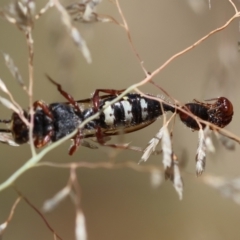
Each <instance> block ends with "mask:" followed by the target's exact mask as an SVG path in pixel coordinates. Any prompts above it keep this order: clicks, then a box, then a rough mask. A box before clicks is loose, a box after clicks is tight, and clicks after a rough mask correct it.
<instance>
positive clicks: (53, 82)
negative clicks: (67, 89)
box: [45, 73, 59, 86]
mask: <svg viewBox="0 0 240 240" xmlns="http://www.w3.org/2000/svg"><path fill="white" fill-rule="evenodd" d="M45 75H46V77H47V79H48V80H49V81H50V82H51V83H52V84H54V85H56V86H59V84H58V83H57V82H55V81H54V80H53V79H52V78H51V77H50V76H49V75H48V74H46V73H45Z"/></svg>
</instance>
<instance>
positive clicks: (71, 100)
mask: <svg viewBox="0 0 240 240" xmlns="http://www.w3.org/2000/svg"><path fill="white" fill-rule="evenodd" d="M46 76H47V78H48V80H49V81H50V82H51V83H52V84H54V85H55V86H57V89H58V91H59V92H60V93H61V94H62V95H63V96H64V97H65V98H66V99H67V100H68V101H69V103H71V104H72V105H73V107H74V108H75V110H77V111H78V112H80V113H81V110H80V108H79V106H78V103H77V102H76V101H75V99H74V98H73V97H72V96H71V95H70V94H68V93H67V92H65V91H64V90H63V89H62V86H61V85H60V84H59V83H57V82H55V81H54V80H53V79H52V78H50V77H49V76H48V75H46Z"/></svg>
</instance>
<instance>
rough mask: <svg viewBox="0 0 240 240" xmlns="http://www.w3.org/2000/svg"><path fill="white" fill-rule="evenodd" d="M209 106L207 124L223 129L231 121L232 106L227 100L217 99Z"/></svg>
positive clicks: (223, 98)
mask: <svg viewBox="0 0 240 240" xmlns="http://www.w3.org/2000/svg"><path fill="white" fill-rule="evenodd" d="M210 106H211V107H210V108H209V110H208V114H209V122H211V123H213V124H215V125H217V126H218V127H221V128H224V127H225V126H227V125H228V124H229V123H230V122H231V121H232V116H233V105H232V103H231V102H230V101H229V100H228V99H227V98H225V97H219V98H217V99H216V102H215V103H214V104H210Z"/></svg>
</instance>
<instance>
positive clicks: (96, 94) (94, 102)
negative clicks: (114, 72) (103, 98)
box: [92, 89, 125, 112]
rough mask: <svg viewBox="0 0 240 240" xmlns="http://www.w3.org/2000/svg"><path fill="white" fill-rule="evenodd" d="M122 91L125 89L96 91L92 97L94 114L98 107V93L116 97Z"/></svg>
mask: <svg viewBox="0 0 240 240" xmlns="http://www.w3.org/2000/svg"><path fill="white" fill-rule="evenodd" d="M124 91H125V89H123V90H114V89H96V90H95V92H94V93H93V97H92V101H93V109H94V112H97V111H98V110H99V105H100V97H99V93H100V92H103V93H108V94H110V95H116V96H117V95H119V94H121V93H122V92H124Z"/></svg>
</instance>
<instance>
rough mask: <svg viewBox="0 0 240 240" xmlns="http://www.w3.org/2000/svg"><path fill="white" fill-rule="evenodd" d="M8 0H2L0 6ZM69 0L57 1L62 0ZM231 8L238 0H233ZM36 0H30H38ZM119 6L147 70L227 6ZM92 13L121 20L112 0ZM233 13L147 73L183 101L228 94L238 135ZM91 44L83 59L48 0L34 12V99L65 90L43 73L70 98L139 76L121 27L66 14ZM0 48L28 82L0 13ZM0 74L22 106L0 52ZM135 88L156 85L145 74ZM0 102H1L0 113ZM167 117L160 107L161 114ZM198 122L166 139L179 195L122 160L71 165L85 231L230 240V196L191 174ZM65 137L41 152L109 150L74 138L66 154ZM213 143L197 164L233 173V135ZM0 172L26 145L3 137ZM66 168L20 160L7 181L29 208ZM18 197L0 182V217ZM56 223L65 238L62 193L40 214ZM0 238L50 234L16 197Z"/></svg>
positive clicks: (136, 141) (137, 136)
mask: <svg viewBox="0 0 240 240" xmlns="http://www.w3.org/2000/svg"><path fill="white" fill-rule="evenodd" d="M10 2H11V1H7V0H2V1H1V3H0V4H1V8H3V7H4V6H6V5H7V4H9V3H10ZM72 2H73V1H66V0H65V1H62V3H63V4H64V6H66V5H68V4H70V3H72ZM234 2H235V3H236V6H237V7H239V9H240V3H239V1H234ZM44 3H46V1H37V8H38V9H40V8H41V7H43V6H44ZM120 4H121V7H122V10H123V13H124V15H125V17H126V20H127V22H128V24H129V28H130V32H131V35H132V39H133V43H134V44H135V47H136V49H137V51H138V53H139V54H140V56H141V58H142V59H143V60H144V66H145V67H146V69H147V70H148V71H150V72H152V71H154V70H155V69H156V68H158V67H159V66H160V65H161V64H163V63H164V62H165V61H166V60H167V59H168V58H169V57H171V56H172V55H173V54H175V53H177V52H179V51H181V50H183V49H184V48H186V47H188V46H189V45H191V44H193V43H194V42H195V41H197V40H198V39H200V38H201V37H203V36H205V35H206V34H208V33H209V32H210V31H211V30H213V29H215V28H217V27H220V26H222V25H223V24H224V23H225V22H226V21H227V20H228V19H229V18H230V17H232V16H233V15H234V9H233V7H232V6H231V4H230V3H229V2H228V1H216V0H211V1H207V0H184V1H177V0H175V1H174V0H170V1H158V0H151V1H138V0H132V1H129V0H121V1H120ZM97 12H98V13H102V14H107V15H110V16H112V17H114V18H116V19H117V20H118V21H121V18H120V16H119V15H118V12H117V9H116V6H115V5H114V4H112V3H111V2H110V1H107V0H105V1H102V3H101V4H100V5H99V6H98V8H97ZM239 25H240V24H239V20H238V19H236V20H235V21H234V22H233V23H231V24H230V26H228V27H227V28H226V29H224V30H223V31H221V32H219V33H217V34H215V35H213V36H211V37H210V38H209V39H207V41H205V42H203V43H202V44H201V45H200V46H198V47H196V48H194V49H193V50H191V51H190V52H188V53H186V54H184V55H183V56H181V57H179V58H177V59H176V60H175V61H173V62H172V63H171V64H170V65H169V66H167V67H166V68H165V69H164V70H163V71H162V72H161V73H160V74H158V76H157V77H155V78H154V81H155V82H156V83H158V84H159V85H160V86H161V87H162V88H164V89H165V90H166V91H167V92H168V93H169V94H170V95H172V96H173V97H175V98H176V99H178V100H179V101H181V102H182V103H186V102H190V101H192V99H194V98H195V99H198V100H201V101H202V100H204V99H209V98H214V97H219V96H225V97H227V98H229V99H230V100H231V101H232V103H233V105H234V117H233V121H232V123H231V124H230V125H229V126H228V127H227V129H228V130H230V131H231V132H233V133H234V134H236V135H238V136H240V128H239V125H238V123H239V120H238V119H240V111H239V101H240V94H239V90H238V89H240V88H239V87H240V86H239V84H240V82H239V76H240V68H239V63H240V58H239V49H238V42H239V40H240V31H239ZM75 26H76V27H77V28H78V29H79V31H80V32H81V34H82V36H83V38H84V39H85V41H86V42H87V45H88V47H89V49H90V51H91V55H92V59H93V62H92V64H87V63H86V61H85V59H84V58H83V56H82V54H81V53H80V52H79V51H78V50H76V47H75V46H74V44H73V43H72V40H71V39H70V38H69V35H68V34H67V32H66V29H65V27H64V26H63V25H62V23H61V21H60V16H59V13H58V12H57V11H56V10H55V9H54V8H52V9H50V10H49V11H48V12H47V13H46V14H44V15H43V16H42V17H41V18H40V19H39V20H38V21H36V23H35V26H34V31H33V38H34V52H35V55H34V100H40V99H42V100H44V101H46V102H47V103H51V102H56V101H65V100H64V99H63V97H62V96H61V95H60V94H59V93H58V91H57V90H56V88H55V87H54V86H53V85H52V84H50V83H49V82H48V81H47V79H46V77H45V73H47V74H49V75H50V76H51V77H52V78H53V79H55V80H57V81H58V82H59V83H61V84H62V86H63V88H64V89H65V90H66V91H67V92H68V93H70V94H71V95H73V96H74V98H75V99H84V98H88V97H90V96H91V95H90V94H91V93H92V92H93V91H94V90H95V89H97V88H107V89H111V88H113V89H124V88H127V87H128V86H130V85H131V84H134V83H137V82H139V81H141V80H142V79H144V73H143V71H142V69H141V67H140V64H139V63H138V61H137V59H136V57H135V55H134V54H133V52H132V51H131V48H130V45H129V42H128V39H127V35H126V32H125V31H124V30H123V29H122V28H121V27H119V26H117V25H115V24H113V23H93V24H90V23H89V24H82V23H75ZM0 29H1V35H0V50H1V51H2V52H4V53H8V54H9V55H10V56H11V57H12V58H13V60H14V62H15V64H16V65H17V66H18V68H19V70H20V72H21V74H22V76H23V78H24V80H25V82H26V83H28V68H27V66H28V65H27V64H28V62H27V61H28V60H27V59H28V53H27V47H26V42H25V38H24V35H23V34H22V32H20V31H19V30H18V29H17V28H16V27H15V26H13V25H11V24H9V23H7V22H6V21H4V20H3V19H0ZM0 69H1V71H0V78H1V79H2V80H3V81H4V82H5V84H6V85H7V87H8V88H9V90H10V91H11V92H12V94H13V95H14V97H15V99H16V100H17V101H18V102H19V104H20V105H21V106H22V107H23V108H25V109H27V107H28V98H27V96H26V94H25V93H24V91H23V90H22V89H21V87H19V85H18V84H17V83H16V81H15V80H14V79H13V78H12V76H11V74H10V73H9V71H8V69H7V67H6V66H5V62H4V59H3V57H1V58H0ZM141 90H142V91H143V92H146V93H152V94H159V93H160V92H159V90H158V89H156V88H155V87H154V86H152V85H151V84H147V85H145V86H144V87H142V88H141ZM10 115H11V112H10V111H9V110H7V109H5V108H4V107H3V106H1V116H0V118H1V119H8V118H9V117H10ZM168 116H170V115H168ZM161 126H162V119H159V120H157V121H156V122H155V123H154V124H152V125H151V126H149V127H147V128H145V129H142V130H140V131H137V132H135V133H131V134H128V135H125V136H124V137H123V136H121V137H113V140H114V142H116V143H118V142H124V143H128V142H131V144H132V145H133V146H139V147H142V148H144V147H145V146H146V145H147V143H148V142H149V140H150V139H151V138H152V137H153V136H154V135H155V134H156V132H157V131H158V130H159V128H160V127H161ZM197 144H198V133H197V132H192V131H191V130H190V129H188V128H186V127H185V126H184V125H183V124H182V123H181V122H180V121H179V119H178V118H177V121H176V123H175V127H174V132H173V148H174V152H175V154H176V155H177V156H178V157H179V159H180V160H184V161H185V162H186V166H185V168H184V169H182V176H183V181H184V193H183V200H182V201H179V198H178V195H177V194H176V192H175V190H174V188H173V186H172V183H171V182H170V181H166V182H165V181H164V182H163V183H162V184H161V186H159V187H158V188H153V187H152V186H151V181H150V176H149V174H147V173H140V172H136V171H133V170H131V169H120V170H107V169H95V170H93V169H86V168H79V169H78V170H77V174H78V181H79V184H80V186H81V203H82V208H83V212H84V214H85V217H86V224H87V232H88V239H89V240H122V239H126V240H135V239H138V240H146V239H149V240H157V239H184V240H192V239H195V240H201V239H211V240H215V239H217V240H221V239H233V240H235V239H236V240H237V239H240V229H239V222H240V206H239V205H237V204H236V203H235V202H234V201H232V199H231V198H232V197H231V194H230V198H224V197H222V196H221V194H220V193H219V192H218V191H217V190H216V189H214V188H212V187H210V186H208V185H206V184H205V183H204V182H203V180H202V178H201V177H199V178H197V177H196V174H195V154H196V149H197ZM69 145H70V141H67V142H66V143H64V144H63V145H61V146H60V147H58V148H56V149H54V150H53V151H51V152H50V153H49V154H47V155H46V156H45V157H44V158H43V160H42V161H51V162H55V163H68V162H72V161H76V162H84V161H85V162H91V163H95V162H96V163H98V162H108V161H110V158H109V156H110V155H112V154H114V153H113V150H112V149H109V148H100V149H98V150H91V149H88V148H84V147H80V148H79V150H78V151H77V152H76V153H75V154H74V155H73V156H72V157H70V156H69V155H68V148H69ZM215 147H216V150H217V151H216V153H215V154H208V156H207V166H206V171H205V173H204V175H214V176H218V177H227V178H237V177H240V159H239V146H238V145H236V148H235V151H229V150H227V149H225V148H224V147H223V146H222V145H221V144H220V143H218V142H215ZM0 152H1V158H0V159H1V160H0V161H1V167H0V182H3V181H4V180H6V179H7V178H8V177H9V176H10V175H11V174H12V173H13V172H14V171H16V170H17V169H18V168H19V167H20V166H22V165H23V164H24V163H25V162H26V161H27V160H28V159H29V158H30V156H31V152H30V148H29V145H27V144H26V145H24V146H21V147H16V148H14V147H10V146H7V145H4V144H2V145H1V146H0ZM115 154H116V156H115V158H114V161H115V162H116V163H120V162H125V161H131V162H134V163H137V162H138V161H139V159H140V158H141V153H138V152H134V151H128V150H124V151H118V152H117V153H115ZM161 161H162V156H161V155H158V156H151V157H150V158H149V160H148V162H147V164H156V165H157V166H159V165H160V164H161ZM68 178H69V170H68V169H59V168H50V167H40V168H34V169H30V170H29V171H28V172H26V173H25V174H23V175H22V176H21V177H20V178H19V179H18V180H17V181H16V186H17V187H18V189H19V190H20V191H21V192H22V193H23V194H24V195H25V196H26V197H27V198H28V199H29V200H30V201H31V202H32V203H33V204H34V205H35V206H37V207H38V208H39V209H41V207H42V205H43V202H44V201H45V200H46V199H49V198H51V197H52V196H53V195H54V194H56V193H57V192H58V191H59V190H60V189H62V188H63V187H64V186H65V185H66V183H67V181H68ZM16 197H17V194H16V192H15V191H14V190H13V189H11V188H9V189H7V190H4V191H3V192H1V193H0V223H2V222H4V221H5V220H6V218H7V216H8V214H9V211H10V209H11V206H12V204H13V202H14V201H15V199H16ZM46 219H47V220H48V221H49V223H50V224H51V226H52V227H53V228H54V229H55V231H56V232H57V233H58V234H59V235H60V236H61V237H62V238H63V239H67V240H72V239H75V237H74V229H75V209H74V205H73V204H72V202H71V200H70V199H69V198H67V199H66V200H64V201H63V202H62V203H61V204H60V205H59V206H58V207H57V208H56V209H55V210H54V211H53V212H51V213H49V214H47V215H46ZM3 239H4V240H13V239H14V240H15V239H16V240H23V239H24V240H26V239H34V240H42V239H44V240H45V239H46V240H47V239H53V236H52V233H51V232H50V231H49V230H48V229H47V228H46V226H45V224H44V223H43V221H42V220H41V219H40V217H39V216H38V215H37V214H36V213H35V212H34V211H33V209H31V208H30V207H29V206H28V205H27V204H25V202H21V203H20V205H19V206H18V207H17V209H16V212H15V214H14V217H13V220H12V222H11V223H10V225H9V227H8V228H7V230H6V232H5V234H4V236H3Z"/></svg>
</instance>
